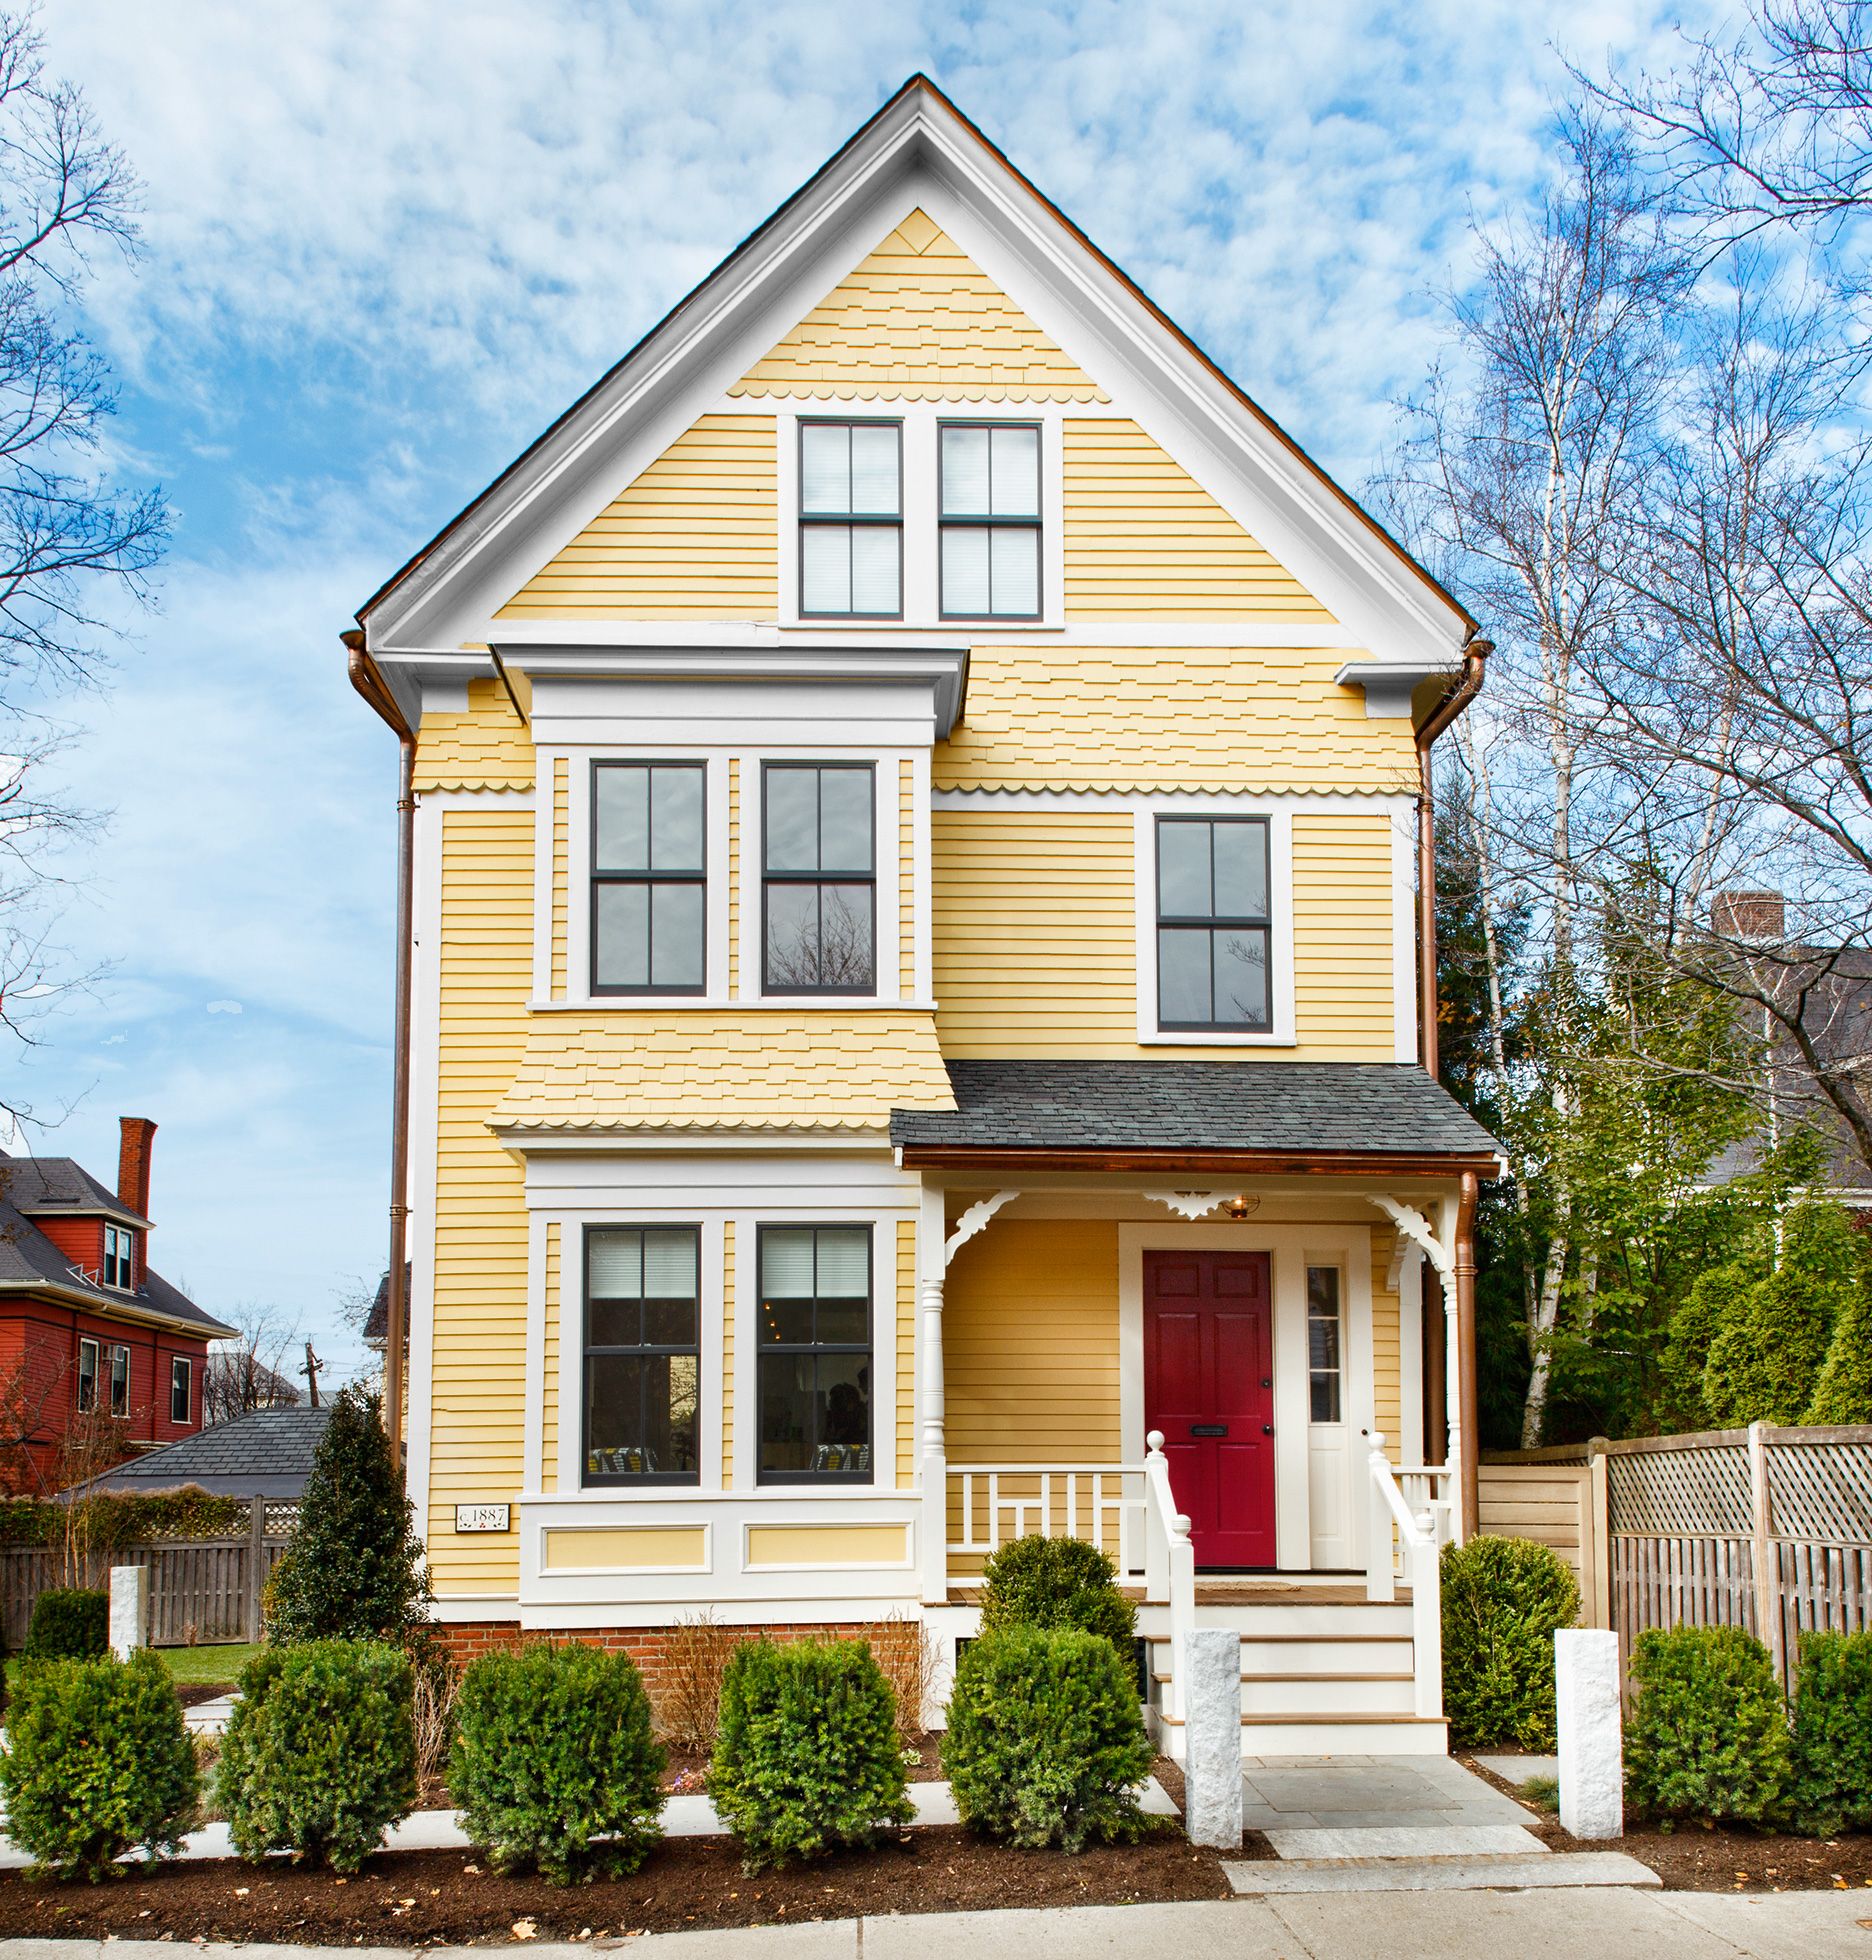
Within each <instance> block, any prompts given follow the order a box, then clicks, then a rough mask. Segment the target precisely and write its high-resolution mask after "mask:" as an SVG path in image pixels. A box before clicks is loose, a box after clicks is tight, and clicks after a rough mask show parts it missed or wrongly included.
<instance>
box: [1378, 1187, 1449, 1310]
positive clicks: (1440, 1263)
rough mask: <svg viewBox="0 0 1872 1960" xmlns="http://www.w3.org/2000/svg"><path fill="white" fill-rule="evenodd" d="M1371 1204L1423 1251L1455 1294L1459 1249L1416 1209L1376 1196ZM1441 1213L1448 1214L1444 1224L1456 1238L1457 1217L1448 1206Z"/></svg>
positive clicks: (1399, 1201) (1399, 1200) (1441, 1278)
mask: <svg viewBox="0 0 1872 1960" xmlns="http://www.w3.org/2000/svg"><path fill="white" fill-rule="evenodd" d="M1369 1202H1370V1203H1372V1204H1374V1205H1376V1206H1377V1207H1378V1209H1379V1210H1380V1211H1381V1212H1383V1213H1384V1215H1385V1216H1386V1217H1387V1218H1388V1219H1390V1221H1391V1222H1392V1224H1393V1225H1395V1226H1396V1227H1397V1228H1398V1230H1399V1231H1400V1232H1402V1233H1403V1235H1404V1236H1405V1237H1406V1238H1407V1239H1409V1240H1410V1242H1411V1243H1412V1244H1413V1245H1415V1246H1418V1247H1419V1248H1421V1250H1422V1252H1423V1255H1424V1257H1425V1258H1426V1259H1428V1260H1429V1262H1430V1263H1431V1265H1433V1266H1434V1267H1435V1268H1436V1270H1437V1277H1438V1278H1439V1279H1440V1280H1442V1282H1443V1284H1444V1285H1445V1286H1446V1287H1448V1288H1450V1289H1451V1290H1452V1291H1453V1290H1454V1288H1455V1285H1456V1248H1455V1246H1454V1245H1452V1244H1449V1243H1446V1241H1445V1236H1444V1233H1443V1232H1441V1231H1438V1230H1436V1229H1435V1228H1434V1227H1432V1225H1431V1223H1430V1221H1429V1219H1427V1218H1426V1217H1425V1216H1424V1215H1423V1213H1422V1212H1420V1211H1419V1210H1418V1209H1417V1207H1416V1206H1415V1205H1407V1204H1405V1203H1404V1202H1403V1201H1402V1200H1401V1199H1398V1198H1385V1197H1380V1196H1378V1195H1377V1194H1376V1193H1372V1194H1370V1196H1369ZM1442 1210H1443V1211H1444V1212H1445V1213H1447V1214H1449V1216H1447V1217H1446V1218H1445V1219H1444V1221H1443V1223H1444V1224H1445V1225H1446V1226H1447V1227H1448V1231H1449V1236H1450V1237H1451V1238H1453V1237H1454V1236H1455V1217H1454V1214H1453V1212H1451V1209H1450V1207H1449V1206H1448V1205H1444V1206H1443V1207H1442Z"/></svg>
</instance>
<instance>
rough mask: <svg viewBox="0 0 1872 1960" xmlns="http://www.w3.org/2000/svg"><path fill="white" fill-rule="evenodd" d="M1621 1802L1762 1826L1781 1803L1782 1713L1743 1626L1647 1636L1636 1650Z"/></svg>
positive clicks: (1655, 1811) (1654, 1811) (1757, 1648)
mask: <svg viewBox="0 0 1872 1960" xmlns="http://www.w3.org/2000/svg"><path fill="white" fill-rule="evenodd" d="M1631 1684H1632V1690H1633V1707H1632V1712H1631V1717H1630V1719H1629V1721H1628V1722H1627V1723H1626V1727H1625V1796H1626V1800H1627V1802H1628V1803H1630V1805H1631V1806H1632V1808H1633V1809H1634V1810H1637V1811H1640V1812H1642V1813H1644V1814H1645V1815H1647V1816H1652V1817H1658V1818H1662V1819H1665V1820H1669V1819H1672V1818H1678V1817H1696V1818H1699V1819H1701V1820H1703V1821H1705V1822H1707V1823H1737V1824H1758V1825H1759V1824H1768V1823H1772V1822H1774V1821H1775V1819H1776V1818H1777V1817H1778V1816H1779V1815H1780V1814H1781V1811H1782V1808H1783V1805H1784V1803H1785V1800H1786V1796H1787V1788H1788V1771H1789V1749H1788V1726H1787V1711H1786V1708H1785V1706H1784V1705H1783V1702H1782V1698H1781V1688H1780V1684H1779V1683H1778V1682H1777V1681H1776V1680H1775V1674H1774V1663H1773V1661H1771V1660H1770V1659H1769V1656H1768V1649H1767V1648H1766V1647H1764V1646H1763V1645H1762V1644H1761V1642H1760V1641H1759V1640H1757V1639H1756V1638H1755V1637H1754V1635H1753V1634H1750V1633H1745V1632H1744V1631H1743V1630H1742V1628H1740V1627H1671V1628H1668V1629H1666V1628H1660V1627H1653V1628H1652V1629H1651V1630H1650V1631H1649V1632H1646V1633H1641V1634H1640V1635H1639V1636H1638V1638H1637V1639H1636V1640H1635V1641H1634V1642H1633V1643H1632V1654H1631Z"/></svg>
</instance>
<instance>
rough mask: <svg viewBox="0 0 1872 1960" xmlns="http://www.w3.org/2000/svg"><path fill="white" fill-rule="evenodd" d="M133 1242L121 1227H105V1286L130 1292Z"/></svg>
mask: <svg viewBox="0 0 1872 1960" xmlns="http://www.w3.org/2000/svg"><path fill="white" fill-rule="evenodd" d="M132 1243H133V1241H132V1239H131V1236H130V1234H129V1233H128V1232H127V1231H126V1230H125V1229H124V1228H123V1226H121V1225H106V1226H105V1227H104V1284H105V1285H106V1286H114V1287H117V1288H118V1289H119V1290H120V1291H122V1292H125V1293H128V1292H129V1291H130V1248H131V1245H132Z"/></svg>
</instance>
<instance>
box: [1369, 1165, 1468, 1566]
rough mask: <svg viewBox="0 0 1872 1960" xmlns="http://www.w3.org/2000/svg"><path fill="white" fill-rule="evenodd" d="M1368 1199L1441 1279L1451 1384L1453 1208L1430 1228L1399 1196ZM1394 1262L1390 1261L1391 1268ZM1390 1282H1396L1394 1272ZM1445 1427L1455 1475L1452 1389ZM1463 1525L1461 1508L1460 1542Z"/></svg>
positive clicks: (1457, 1443)
mask: <svg viewBox="0 0 1872 1960" xmlns="http://www.w3.org/2000/svg"><path fill="white" fill-rule="evenodd" d="M1366 1196H1367V1199H1368V1201H1369V1202H1370V1203H1371V1204H1373V1205H1375V1206H1376V1207H1377V1208H1378V1209H1379V1210H1380V1211H1381V1212H1383V1213H1384V1215H1385V1216H1386V1217H1387V1218H1388V1219H1390V1221H1391V1222H1392V1224H1393V1225H1395V1226H1396V1227H1397V1229H1398V1234H1399V1243H1400V1244H1402V1243H1403V1241H1404V1240H1405V1239H1408V1240H1409V1241H1410V1242H1411V1244H1412V1245H1414V1246H1416V1247H1417V1248H1418V1249H1419V1250H1420V1251H1421V1252H1422V1253H1423V1256H1424V1257H1425V1258H1426V1259H1427V1260H1429V1262H1430V1264H1431V1265H1432V1266H1433V1267H1434V1268H1435V1270H1436V1275H1437V1277H1438V1279H1440V1280H1441V1281H1442V1282H1443V1339H1444V1345H1445V1349H1446V1351H1447V1354H1448V1361H1447V1363H1446V1366H1445V1370H1444V1379H1445V1381H1447V1382H1449V1383H1451V1384H1452V1385H1453V1384H1454V1383H1455V1382H1456V1381H1457V1380H1458V1379H1459V1377H1458V1372H1457V1371H1458V1367H1459V1363H1460V1356H1459V1355H1458V1353H1457V1330H1456V1207H1455V1205H1453V1204H1451V1203H1450V1202H1449V1201H1448V1200H1447V1199H1445V1200H1443V1201H1442V1202H1440V1203H1439V1205H1438V1207H1437V1224H1436V1226H1435V1227H1432V1225H1431V1223H1430V1221H1429V1219H1427V1218H1426V1217H1425V1216H1424V1215H1423V1213H1422V1212H1420V1211H1419V1210H1418V1209H1417V1207H1416V1206H1415V1205H1407V1204H1405V1203H1404V1202H1403V1201H1402V1200H1401V1199H1399V1198H1387V1197H1383V1196H1381V1195H1379V1194H1378V1193H1377V1192H1368V1193H1367V1194H1366ZM1396 1263H1397V1262H1396V1261H1395V1260H1394V1261H1393V1265H1394V1267H1395V1265H1396ZM1391 1283H1392V1285H1393V1286H1395V1285H1396V1284H1397V1280H1396V1277H1395V1274H1394V1276H1393V1279H1392V1282H1391ZM1446 1428H1447V1432H1448V1436H1449V1443H1448V1447H1447V1449H1446V1451H1445V1455H1446V1456H1447V1457H1448V1459H1449V1461H1448V1468H1449V1471H1450V1473H1451V1474H1452V1476H1453V1475H1455V1474H1456V1472H1457V1469H1458V1466H1459V1465H1460V1464H1461V1463H1462V1461H1463V1457H1464V1452H1465V1451H1466V1450H1467V1449H1468V1448H1469V1439H1468V1437H1466V1436H1465V1435H1464V1434H1463V1433H1462V1416H1461V1413H1460V1410H1459V1408H1458V1405H1457V1397H1456V1395H1455V1393H1454V1389H1453V1386H1452V1389H1451V1391H1450V1394H1449V1397H1448V1412H1447V1416H1446ZM1466 1535H1467V1534H1466V1532H1465V1530H1464V1528H1463V1522H1462V1514H1461V1507H1460V1506H1458V1510H1457V1525H1456V1539H1457V1542H1458V1543H1459V1544H1460V1543H1461V1542H1462V1540H1463V1538H1464V1537H1465V1536H1466Z"/></svg>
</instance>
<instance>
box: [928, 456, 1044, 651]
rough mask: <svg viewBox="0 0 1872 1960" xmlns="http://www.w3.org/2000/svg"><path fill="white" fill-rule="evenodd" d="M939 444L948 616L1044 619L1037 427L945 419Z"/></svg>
mask: <svg viewBox="0 0 1872 1960" xmlns="http://www.w3.org/2000/svg"><path fill="white" fill-rule="evenodd" d="M938 444H939V448H938V463H937V474H938V477H939V479H940V482H939V486H938V520H937V521H938V529H939V531H940V533H941V538H940V545H941V580H942V602H941V609H942V616H943V617H944V618H945V619H1038V618H1039V617H1040V430H1039V427H1038V425H1037V424H1035V423H1031V422H945V423H943V424H942V426H941V429H940V430H939V432H938Z"/></svg>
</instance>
